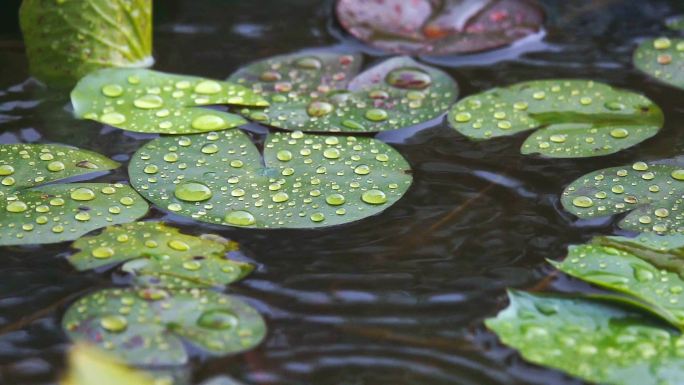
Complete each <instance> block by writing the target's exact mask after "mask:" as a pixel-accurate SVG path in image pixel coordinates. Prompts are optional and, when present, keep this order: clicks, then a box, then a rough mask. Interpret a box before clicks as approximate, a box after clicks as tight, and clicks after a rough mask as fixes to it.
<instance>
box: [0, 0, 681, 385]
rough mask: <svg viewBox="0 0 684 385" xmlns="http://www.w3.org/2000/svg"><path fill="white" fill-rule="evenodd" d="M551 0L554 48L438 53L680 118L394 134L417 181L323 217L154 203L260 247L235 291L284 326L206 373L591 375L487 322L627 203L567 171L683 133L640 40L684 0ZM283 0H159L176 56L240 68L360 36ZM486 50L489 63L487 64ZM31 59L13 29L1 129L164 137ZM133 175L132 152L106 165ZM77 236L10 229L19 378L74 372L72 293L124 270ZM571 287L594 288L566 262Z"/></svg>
mask: <svg viewBox="0 0 684 385" xmlns="http://www.w3.org/2000/svg"><path fill="white" fill-rule="evenodd" d="M546 3H547V8H548V10H549V13H550V20H551V21H550V23H549V25H548V26H547V28H546V35H545V37H544V40H543V42H538V43H534V44H537V45H536V46H534V47H533V48H534V49H529V50H528V49H527V48H529V47H527V48H526V47H514V48H516V49H521V50H522V51H520V53H519V54H516V55H510V52H511V51H510V50H509V51H506V50H504V51H502V53H489V54H483V55H484V56H480V59H477V58H472V57H471V58H468V59H463V58H457V57H454V58H449V59H448V60H446V59H439V60H437V59H434V60H432V59H431V61H432V62H433V63H439V64H443V65H444V66H445V67H444V68H445V69H446V70H447V71H449V73H450V74H452V76H454V78H455V79H457V80H458V82H459V84H460V86H461V91H462V95H469V94H472V93H475V92H479V91H482V90H485V89H487V88H490V87H493V86H497V85H506V84H511V83H514V82H518V81H524V80H532V79H537V78H551V77H588V78H593V79H596V80H599V81H604V82H607V83H611V84H613V85H616V86H618V87H624V88H628V89H635V90H640V91H641V92H643V93H645V94H646V95H647V96H648V97H649V98H651V99H652V100H654V101H655V102H656V103H658V104H659V105H661V106H662V107H663V110H664V111H665V112H666V116H667V121H666V125H665V128H664V129H663V130H662V131H661V133H660V134H659V135H658V136H656V137H655V138H653V139H650V140H648V141H646V142H644V143H642V144H641V145H639V146H636V147H634V148H631V149H628V150H626V151H623V152H621V153H618V154H615V155H611V156H608V157H603V158H600V159H580V160H567V159H561V160H545V159H540V158H535V157H529V156H521V155H519V152H518V149H519V147H520V145H521V143H522V142H523V140H524V138H525V137H526V134H522V135H519V136H516V137H513V138H500V139H495V140H490V141H486V142H470V141H468V140H467V139H465V138H463V137H462V136H459V135H458V134H457V133H455V132H454V131H453V130H450V129H449V128H448V127H447V126H446V125H445V124H443V123H442V120H437V121H435V122H432V123H430V124H429V125H427V126H426V127H420V128H409V129H406V130H402V131H400V132H393V133H383V134H381V135H380V138H381V139H383V140H386V141H388V142H391V143H392V144H393V145H394V146H395V147H396V148H397V149H398V150H399V151H400V152H401V153H402V154H403V155H404V156H405V157H406V158H407V160H408V161H409V162H410V163H411V165H412V167H413V169H414V170H415V172H414V177H415V183H414V186H413V187H412V188H411V189H410V190H409V192H408V193H407V195H406V197H405V198H404V199H403V200H402V201H400V202H399V203H398V204H396V205H394V206H393V207H391V208H390V209H389V210H387V211H386V212H384V213H383V214H382V215H380V216H376V217H373V218H370V219H367V220H364V221H361V222H357V223H353V224H349V225H345V226H341V227H338V228H332V229H324V230H317V231H287V230H279V231H247V230H240V229H229V228H221V227H212V226H210V225H206V224H197V223H192V222H191V221H189V220H187V219H180V218H178V217H174V216H169V215H166V214H163V213H161V212H159V211H156V210H153V211H152V212H151V213H150V215H149V218H150V219H159V218H163V219H164V220H168V221H170V222H172V223H174V224H176V225H179V226H180V227H182V228H184V230H185V231H187V232H190V233H201V232H216V233H218V234H220V235H222V236H224V237H229V238H232V239H235V240H238V241H240V242H241V243H242V244H243V245H244V248H245V249H247V250H248V251H249V256H250V257H251V258H253V260H254V261H255V262H256V263H257V265H258V269H257V270H256V271H255V273H254V274H252V275H251V276H250V277H249V278H248V279H247V280H245V281H243V282H241V283H239V284H237V285H234V286H231V288H230V289H229V291H230V292H232V293H235V294H237V295H240V296H242V297H244V298H245V299H246V300H248V301H249V302H250V303H252V304H253V305H254V306H256V307H257V308H258V309H259V311H260V312H261V313H262V314H264V316H265V317H266V319H267V322H268V324H269V327H270V332H269V336H268V338H267V340H266V342H265V343H264V344H263V345H262V346H260V347H259V348H257V349H256V350H254V351H252V352H248V353H246V354H242V355H238V356H235V357H226V358H220V359H211V358H206V357H205V358H201V357H198V358H197V360H196V361H195V363H194V375H195V378H196V379H197V380H198V381H197V383H199V380H201V379H205V378H210V377H212V376H214V375H218V374H228V375H231V376H233V377H235V378H237V379H240V380H242V381H244V382H245V383H249V384H278V385H280V384H297V385H309V384H311V385H314V384H315V385H327V384H334V385H369V384H373V385H382V384H387V385H389V384H392V385H397V384H401V385H408V384H421V385H422V384H431V385H433V384H459V385H485V384H486V385H523V384H525V385H532V384H535V385H536V384H539V385H542V384H544V385H551V384H553V385H571V384H581V382H578V381H576V380H572V379H569V378H567V377H565V376H563V375H561V374H559V373H557V372H554V371H550V370H546V369H542V368H538V367H535V366H532V365H528V364H526V363H524V362H523V361H522V360H521V359H520V357H519V356H517V355H516V354H515V353H514V352H512V351H510V350H508V349H505V348H503V347H502V346H501V345H500V344H499V343H498V342H497V340H496V338H495V337H494V336H493V335H492V334H490V333H488V332H486V331H485V330H484V329H483V328H482V326H481V321H482V319H483V318H485V317H489V316H492V315H494V314H496V312H497V311H498V310H499V309H501V308H502V307H503V306H504V305H505V304H504V303H503V299H504V297H505V296H504V292H505V289H506V288H507V287H515V288H529V287H533V286H535V285H537V284H539V282H540V281H542V280H543V278H544V277H546V276H547V275H548V274H550V273H551V272H552V269H550V268H548V267H547V266H546V265H545V262H544V260H545V258H560V257H562V256H563V254H564V251H565V247H566V246H567V245H568V244H570V243H579V242H583V241H585V240H587V239H589V238H591V237H592V236H593V235H595V234H598V233H602V234H608V233H613V232H616V231H617V230H616V228H615V227H614V226H612V223H614V222H611V221H605V220H604V221H599V222H586V221H584V222H583V221H577V220H576V219H575V218H573V217H572V216H571V215H568V214H567V213H564V212H563V211H562V209H561V208H560V205H559V203H558V197H559V194H560V192H561V191H562V189H563V187H564V186H566V185H567V184H568V183H569V182H571V181H572V180H574V179H575V178H577V177H579V176H580V175H582V174H584V173H586V172H589V171H591V170H594V169H597V168H603V167H611V166H617V165H621V164H628V163H631V162H633V161H635V160H650V159H658V158H662V157H670V156H674V155H677V154H679V153H680V152H681V145H680V144H679V143H682V142H683V141H682V140H681V139H684V138H683V136H684V131H682V130H681V129H680V128H681V127H682V125H684V107H683V106H681V105H676V103H677V102H678V101H680V100H681V95H680V94H679V93H678V92H679V91H676V90H673V89H671V88H668V87H666V86H663V85H660V84H657V83H656V82H654V81H653V80H650V79H647V78H646V77H645V76H644V75H641V74H640V73H638V72H637V71H635V70H633V69H632V68H631V64H630V58H631V51H632V49H633V47H634V45H635V43H636V42H638V41H639V40H641V39H643V38H644V37H647V36H653V35H658V34H660V33H665V32H666V29H665V28H664V27H663V26H662V24H661V20H662V19H664V17H665V16H669V15H672V14H674V13H675V12H676V11H675V6H676V4H677V3H678V2H677V1H676V0H672V1H666V0H662V1H655V0H654V1H648V2H643V1H640V2H636V1H628V0H601V1H596V0H594V1H591V0H583V1H573V2H561V1H551V0H548V1H546ZM283 4H284V2H283V1H282V0H261V1H258V2H255V1H250V2H245V1H239V2H238V1H227V0H223V1H220V0H206V1H202V2H197V1H189V0H182V1H181V0H173V1H172V0H166V1H164V2H158V3H156V6H157V10H156V11H157V19H158V20H157V22H158V24H157V26H158V27H157V28H156V35H155V56H156V58H157V67H156V68H157V69H160V70H167V71H173V72H179V73H187V74H194V75H204V76H213V77H216V78H225V77H227V76H228V75H229V74H230V73H231V72H232V71H234V70H235V69H236V68H237V67H238V66H239V65H240V64H242V63H247V62H251V61H254V60H257V59H261V58H264V57H267V56H271V55H276V54H282V53H287V52H290V51H293V50H300V49H304V48H311V47H320V46H335V47H340V45H341V46H343V47H348V46H352V47H359V45H358V43H356V42H354V41H352V40H348V39H347V38H346V37H344V34H343V33H341V32H340V31H339V30H338V29H337V27H336V26H335V24H334V23H331V22H330V20H329V14H330V3H329V2H321V1H319V0H294V1H291V0H288V1H287V5H286V6H284V5H283ZM6 17H7V16H6V13H5V12H4V9H3V18H6ZM338 37H340V38H339V39H338ZM340 39H341V40H340ZM366 52H367V53H371V54H372V53H373V52H374V51H371V50H369V51H366ZM506 55H509V56H506ZM368 59H369V60H368V61H373V60H374V57H372V56H371V57H369V58H368ZM483 60H484V61H486V65H478V63H482V61H483ZM25 65H26V61H25V58H24V57H23V54H22V53H21V45H20V40H19V36H18V34H17V33H16V32H6V31H2V32H0V86H1V87H2V91H0V124H1V125H0V141H1V142H3V143H8V142H39V143H47V142H60V143H69V144H73V145H76V146H79V147H84V148H88V149H92V150H95V151H99V152H102V153H105V154H107V155H109V156H111V157H114V158H115V159H117V160H119V161H124V162H125V161H126V160H127V159H128V158H129V156H130V155H131V154H132V153H133V152H134V151H135V150H136V149H137V148H138V147H140V146H141V145H142V144H143V143H145V142H146V141H147V140H149V138H150V137H152V136H149V135H138V134H131V133H123V132H122V131H120V130H115V129H111V128H103V127H101V126H100V125H98V124H96V123H94V122H90V121H81V120H74V119H72V118H71V116H70V112H69V108H68V107H67V106H68V103H67V100H66V98H65V95H64V94H59V93H55V92H49V91H47V90H45V89H43V88H42V87H41V86H39V85H37V84H36V83H35V82H33V81H30V80H29V81H27V80H26V79H27V73H26V66H25ZM126 178H127V176H126V171H125V168H122V169H119V170H115V171H114V172H113V173H111V174H108V175H104V176H102V177H101V178H100V179H101V180H104V181H118V180H124V179H126ZM68 252H69V251H68V246H67V245H66V244H60V245H48V246H41V247H24V248H19V247H17V248H3V250H2V260H1V261H0V266H2V270H1V271H2V273H3V275H2V279H0V383H1V384H12V385H23V384H52V383H54V379H55V378H56V376H57V373H58V372H59V371H60V370H61V368H62V367H63V364H62V360H63V353H64V351H65V348H66V347H67V346H68V341H67V340H66V339H65V337H64V335H63V333H62V332H61V330H60V327H59V321H60V319H61V315H62V313H63V311H64V309H65V308H66V306H67V305H68V304H69V303H71V301H73V299H74V298H76V297H77V296H79V295H80V294H82V293H84V292H87V291H90V290H95V289H96V288H98V287H103V286H107V285H110V282H111V280H110V278H109V277H107V276H104V275H99V274H97V273H93V272H88V273H77V272H75V271H74V270H73V269H72V268H71V267H70V266H69V265H68V264H67V263H66V262H65V261H64V259H63V258H64V256H65V255H67V254H68ZM561 278H562V277H561ZM556 286H558V287H560V288H562V289H563V290H572V288H575V287H578V286H577V283H575V282H573V281H571V280H567V279H565V278H562V279H561V281H559V282H557V283H556Z"/></svg>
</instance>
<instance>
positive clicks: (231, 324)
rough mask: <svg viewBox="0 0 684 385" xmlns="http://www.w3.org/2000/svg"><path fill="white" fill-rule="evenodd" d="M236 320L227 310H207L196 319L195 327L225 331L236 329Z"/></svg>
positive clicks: (237, 321)
mask: <svg viewBox="0 0 684 385" xmlns="http://www.w3.org/2000/svg"><path fill="white" fill-rule="evenodd" d="M238 323H239V320H238V318H237V317H236V316H235V315H234V314H233V313H231V312H229V311H227V310H221V309H216V310H208V311H205V312H204V313H202V315H200V317H199V318H198V319H197V325H198V326H201V327H203V328H205V329H217V330H225V329H232V328H235V327H237V325H238Z"/></svg>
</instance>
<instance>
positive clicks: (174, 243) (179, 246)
mask: <svg viewBox="0 0 684 385" xmlns="http://www.w3.org/2000/svg"><path fill="white" fill-rule="evenodd" d="M168 245H169V247H170V248H172V249H174V250H176V251H188V250H190V246H189V245H188V244H187V243H185V242H183V241H179V240H177V239H174V240H171V241H169V243H168Z"/></svg>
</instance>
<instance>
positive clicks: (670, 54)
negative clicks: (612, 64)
mask: <svg viewBox="0 0 684 385" xmlns="http://www.w3.org/2000/svg"><path fill="white" fill-rule="evenodd" d="M634 65H635V66H636V67H637V68H638V69H639V70H641V71H643V72H645V73H646V74H648V75H650V76H652V77H654V78H656V79H658V80H660V81H661V82H664V83H667V84H669V85H671V86H674V87H677V88H684V39H675V38H667V37H660V38H657V39H649V40H646V41H644V42H642V43H641V44H639V47H638V48H637V49H636V51H634Z"/></svg>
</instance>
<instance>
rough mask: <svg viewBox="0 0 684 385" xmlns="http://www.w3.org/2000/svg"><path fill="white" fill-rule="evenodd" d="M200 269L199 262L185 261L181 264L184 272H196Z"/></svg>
mask: <svg viewBox="0 0 684 385" xmlns="http://www.w3.org/2000/svg"><path fill="white" fill-rule="evenodd" d="M201 267H202V264H201V263H200V262H199V261H185V262H183V268H184V269H185V270H190V271H196V270H199V269H200V268H201Z"/></svg>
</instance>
